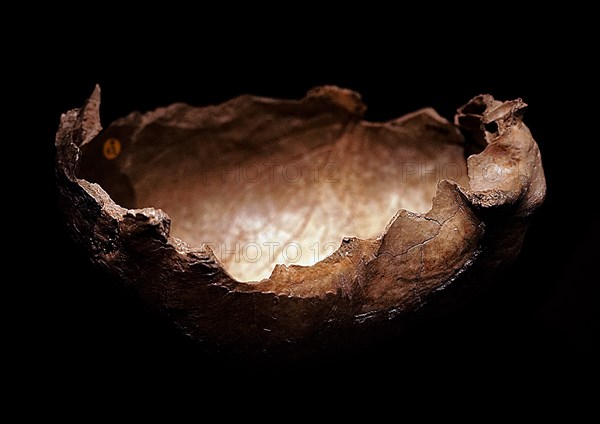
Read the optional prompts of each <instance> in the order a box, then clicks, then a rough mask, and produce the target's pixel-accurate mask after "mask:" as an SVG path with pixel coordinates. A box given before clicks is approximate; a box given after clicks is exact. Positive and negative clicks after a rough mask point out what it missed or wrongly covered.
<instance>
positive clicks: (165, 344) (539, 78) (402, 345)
mask: <svg viewBox="0 0 600 424" xmlns="http://www.w3.org/2000/svg"><path fill="white" fill-rule="evenodd" d="M512 25H514V27H510V28H504V29H505V31H500V30H498V31H497V32H498V33H497V34H496V36H495V37H494V36H490V35H489V34H487V35H486V36H485V37H484V36H483V35H482V34H481V32H479V31H477V32H475V33H474V34H472V33H470V32H469V31H466V30H465V27H464V26H459V25H456V26H453V25H448V26H447V27H445V31H446V33H445V34H442V35H438V36H437V37H435V39H436V40H437V42H430V41H426V40H419V35H418V34H414V33H411V34H412V35H406V34H400V33H395V32H394V31H391V33H389V34H385V35H381V36H373V37H370V38H368V39H366V40H365V37H364V35H365V32H368V31H367V30H358V29H356V28H354V27H353V26H349V27H348V28H346V29H345V31H337V30H332V31H331V32H328V33H327V34H323V35H318V36H316V35H315V36H313V37H310V39H309V38H302V37H301V39H300V40H297V41H291V40H288V39H287V38H285V39H284V40H281V41H280V45H277V42H275V41H274V39H278V38H279V37H280V36H281V35H280V29H281V28H278V29H273V28H270V27H269V28H267V30H265V28H258V27H256V28H255V27H252V26H251V27H250V28H243V30H241V33H239V34H238V35H236V36H235V37H234V41H224V39H222V38H221V37H222V33H221V32H219V31H214V32H207V33H201V32H198V33H196V32H195V30H192V31H188V32H186V33H185V35H183V34H176V36H175V37H170V38H168V39H165V38H164V37H163V36H164V34H163V33H161V32H160V31H157V34H156V35H154V36H151V37H150V36H146V35H144V36H139V38H136V34H128V35H129V36H130V37H129V38H127V39H123V40H119V41H117V42H116V43H109V42H106V40H104V42H99V43H96V41H94V42H92V41H90V44H89V45H88V46H87V47H86V49H80V48H75V47H74V46H70V47H68V48H67V47H65V42H67V41H68V40H69V39H70V38H72V37H79V36H80V35H79V34H78V33H65V34H64V35H63V38H62V39H61V40H60V42H57V43H55V44H51V43H49V45H48V46H47V48H48V49H54V50H53V51H54V59H53V60H51V61H48V60H40V61H39V64H38V66H39V67H40V69H39V78H36V79H35V81H34V82H33V83H32V84H31V86H30V87H29V88H34V90H33V91H32V94H31V96H29V97H28V98H36V99H38V106H37V111H36V115H37V117H38V119H39V121H38V122H39V125H37V128H36V129H40V130H41V132H40V134H39V136H38V137H37V139H36V141H35V143H36V144H35V149H38V151H42V152H43V155H42V161H41V168H40V169H42V170H43V172H44V177H43V181H44V184H43V193H42V194H41V195H42V198H43V199H44V202H45V205H47V207H48V208H49V209H48V210H49V212H48V214H45V217H46V218H47V220H48V222H49V226H48V227H49V228H50V231H51V232H50V233H49V234H47V235H46V236H47V237H48V240H51V241H52V244H51V248H50V249H48V250H49V251H48V252H47V253H46V254H47V256H48V257H49V258H50V262H51V265H50V268H49V269H48V272H50V273H51V278H50V277H49V278H47V279H44V278H42V279H40V280H38V282H39V284H38V285H39V287H38V285H36V291H37V293H39V294H40V296H39V299H37V300H36V303H35V304H33V305H32V304H30V303H28V305H27V307H29V308H30V309H36V310H37V311H40V312H41V314H40V318H39V319H38V321H37V322H38V324H37V330H36V334H37V336H36V337H37V339H36V340H37V341H36V343H37V345H38V349H40V350H42V351H44V352H45V354H44V355H42V368H44V369H46V370H49V371H51V372H52V375H54V376H55V377H57V378H60V380H61V381H63V382H66V384H71V385H73V387H88V386H95V385H97V384H105V383H107V384H109V385H110V387H111V388H112V389H118V388H121V389H122V388H124V387H125V388H133V387H134V386H135V387H139V386H140V383H141V385H144V386H146V387H154V386H155V385H158V381H164V380H165V379H166V380H167V381H171V382H175V381H177V382H182V381H183V382H186V383H189V384H202V385H212V384H217V385H218V384H219V383H221V385H224V386H228V387H232V386H235V387H238V388H239V387H241V386H240V384H243V383H246V384H248V385H250V386H252V385H254V384H256V383H263V382H265V381H271V382H275V384H276V387H282V386H286V385H294V384H300V382H309V384H314V385H315V386H317V387H319V386H321V387H323V386H324V385H325V386H326V387H329V385H331V384H334V382H338V381H342V380H343V381H350V386H354V385H359V382H361V383H364V382H365V381H366V382H369V384H373V385H375V384H376V383H375V382H376V381H385V382H390V381H397V382H400V383H398V384H401V385H402V384H403V385H406V384H413V383H414V382H416V381H422V382H423V383H424V384H425V385H426V386H427V385H428V384H431V383H432V381H436V382H438V383H439V381H441V380H443V381H446V384H450V385H451V384H452V382H461V384H466V385H475V386H476V387H478V386H479V385H482V384H489V383H490V382H497V381H500V382H512V386H513V388H514V386H517V387H518V386H521V389H523V386H522V385H521V384H520V383H519V384H514V383H515V382H529V383H533V382H536V384H538V385H543V384H544V382H548V383H551V382H553V381H555V379H556V378H558V377H561V378H562V377H568V376H572V377H575V378H587V377H588V376H589V372H590V369H591V368H592V367H593V366H594V365H595V364H594V355H597V354H598V350H597V340H596V339H597V332H598V321H597V317H596V312H597V308H598V302H597V289H596V285H597V282H596V281H595V280H596V279H597V278H594V277H592V275H593V274H592V273H591V270H592V269H593V267H594V266H595V262H597V260H598V257H597V256H598V255H597V246H596V245H594V244H593V243H592V241H593V240H594V239H595V238H596V237H598V224H597V221H598V220H597V219H595V218H594V217H593V214H592V213H590V212H586V209H590V208H591V206H590V205H589V199H590V197H591V196H593V192H592V189H591V184H590V179H589V177H588V175H591V171H592V170H593V169H594V168H595V167H596V164H595V159H594V155H595V149H596V148H595V146H592V145H593V144H594V143H596V142H597V140H595V139H594V137H592V135H591V133H590V128H593V127H594V125H595V124H594V123H593V121H592V120H591V119H590V118H589V117H588V115H586V112H585V107H584V106H582V103H581V102H582V101H584V100H585V99H586V98H587V96H588V94H587V93H589V91H590V90H591V89H592V85H591V81H592V80H591V75H592V71H591V69H590V67H589V64H588V63H587V59H586V57H580V56H579V55H578V54H576V53H572V50H571V48H570V46H571V45H572V43H574V42H575V41H574V39H571V40H570V44H569V43H566V44H564V43H562V42H561V43H559V42H558V41H557V39H558V38H560V34H559V35H557V36H556V37H557V39H550V40H549V39H548V36H547V35H546V34H544V36H541V35H540V36H539V37H536V36H534V37H531V39H530V40H522V39H521V38H522V37H521V36H520V35H519V34H520V30H521V29H520V27H519V25H520V24H519V23H513V24H512ZM115 26H116V27H117V28H121V27H119V25H118V23H110V24H108V23H105V24H104V25H103V26H100V27H99V28H98V30H99V31H112V30H113V29H114V27H115ZM284 26H285V25H284ZM310 28H311V27H310V25H309V23H306V22H305V23H304V25H303V26H302V28H301V29H302V31H303V33H307V32H309V33H310V32H311V31H310ZM353 28H354V29H353ZM425 30H426V29H425V28H424V29H423V31H425ZM223 31H224V30H223ZM263 32H264V34H263ZM507 34H508V35H507ZM250 35H251V36H250ZM313 35H314V34H313ZM371 35H372V34H371ZM178 36H180V37H181V39H185V40H186V43H184V44H183V45H179V44H178V43H177V42H176V41H175V40H177V39H178ZM61 42H62V43H63V44H60V43H61ZM67 44H68V43H67ZM565 64H566V65H565ZM45 68H48V69H51V70H52V71H48V72H47V73H45V72H44V69H45ZM96 83H98V84H100V85H101V88H102V107H101V117H102V122H103V123H104V126H105V127H106V126H107V125H108V123H110V122H111V121H112V120H114V119H115V118H118V117H120V116H123V115H125V114H127V113H129V112H130V111H132V110H141V111H146V110H151V109H153V108H156V107H159V106H164V105H167V104H170V103H172V102H175V101H183V102H187V103H190V104H193V105H208V104H215V103H219V102H222V101H225V100H227V99H229V98H231V97H234V96H237V95H240V94H245V93H250V94H258V95H263V96H272V97H284V98H299V97H301V96H303V95H304V93H305V92H306V91H307V90H308V89H309V88H311V87H313V86H316V85H323V84H335V85H339V86H342V87H346V88H351V89H353V90H355V91H358V92H360V93H361V94H362V96H363V101H364V102H365V103H366V104H367V106H368V111H367V114H366V118H367V119H369V120H375V121H381V120H387V119H393V118H395V117H398V116H400V115H402V114H404V113H408V112H411V111H414V110H416V109H418V108H421V107H425V106H433V107H434V108H435V109H437V110H438V112H439V113H440V114H441V115H443V116H445V117H446V118H448V119H452V117H453V114H454V111H455V109H456V108H457V107H458V106H460V105H462V104H464V103H465V102H466V101H468V100H469V99H470V98H471V97H473V96H475V95H477V94H480V93H490V94H493V95H494V96H495V97H496V98H498V99H512V98H516V97H521V98H523V99H524V100H525V102H527V103H528V104H529V108H528V109H527V111H526V115H525V122H526V123H527V124H528V126H529V127H530V129H531V131H532V133H533V135H534V137H535V138H536V140H537V142H538V144H539V146H540V149H541V152H542V158H543V163H544V168H545V172H546V178H547V183H548V196H547V201H546V203H545V205H544V206H543V207H542V209H541V210H540V211H539V213H538V215H537V216H536V217H535V219H534V220H533V222H532V224H531V227H530V230H529V232H528V235H527V238H526V241H525V245H524V247H523V252H522V255H521V256H520V258H519V260H518V262H517V264H516V265H515V267H514V268H513V269H512V270H511V271H510V272H509V273H508V275H506V277H505V278H504V280H503V283H502V284H500V285H499V286H498V287H496V288H494V289H492V290H491V291H490V292H488V293H487V294H486V295H485V296H483V297H482V298H481V299H479V300H478V301H477V302H475V303H474V304H472V305H470V306H468V307H466V308H464V309H462V310H461V311H459V312H456V313H453V314H451V315H450V316H446V317H444V318H443V319H436V320H433V321H429V322H423V323H422V324H421V325H419V326H418V327H417V328H415V329H413V330H412V331H410V332H408V333H407V334H406V336H405V337H403V338H401V339H398V340H392V341H390V343H389V344H387V345H384V346H376V347H373V348H372V349H370V350H368V351H367V352H357V353H354V354H348V355H344V356H343V357H336V358H329V359H327V360H323V361H315V362H310V363H303V364H293V365H290V364H288V365H277V366H272V367H267V368H265V367H258V366H255V365H253V364H241V363H232V362H231V361H228V360H225V359H223V358H220V357H214V356H210V355H206V354H204V353H203V352H202V350H201V349H200V348H198V346H196V345H195V344H194V343H193V342H191V341H189V340H187V339H186V338H185V337H183V336H181V335H179V334H178V333H177V332H176V331H174V330H173V329H172V328H170V327H169V325H167V324H165V323H164V322H163V321H162V320H161V319H160V318H159V317H157V316H155V315H154V314H153V313H152V312H150V311H147V310H146V309H145V308H144V307H143V305H141V304H140V303H139V302H138V301H137V300H136V298H135V296H134V295H133V294H132V293H129V292H127V291H126V290H124V289H123V288H121V287H120V286H119V284H118V282H117V281H114V280H113V279H111V278H110V277H109V276H108V275H106V274H105V273H103V272H101V271H99V270H97V269H95V268H93V267H92V266H91V265H90V264H89V263H88V261H87V259H86V257H85V255H84V254H83V252H82V251H81V250H80V249H79V248H78V247H77V246H76V245H74V244H73V243H72V242H71V241H70V239H69V238H68V236H67V235H66V232H65V229H64V223H63V221H62V220H63V218H62V216H61V214H60V211H59V210H58V208H57V205H56V193H55V190H54V180H53V158H54V149H53V139H54V133H55V131H56V128H57V126H58V121H59V116H60V113H62V112H64V111H66V110H68V109H70V108H74V107H79V106H80V105H81V104H82V103H83V101H84V100H85V99H86V98H87V96H89V94H90V93H91V91H92V89H93V87H94V84H96ZM583 149H586V151H587V152H586V153H582V152H583ZM588 149H589V150H588ZM592 149H593V150H592ZM590 210H591V209H590ZM50 282H52V283H51V284H50ZM448 382H450V383H448ZM540 382H541V383H540ZM173 386H176V384H174V383H173ZM525 386H527V383H525ZM163 387H164V386H163Z"/></svg>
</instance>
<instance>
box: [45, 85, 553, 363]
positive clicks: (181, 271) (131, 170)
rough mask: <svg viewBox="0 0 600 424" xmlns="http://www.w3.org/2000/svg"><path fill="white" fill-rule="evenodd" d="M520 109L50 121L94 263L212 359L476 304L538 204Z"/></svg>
mask: <svg viewBox="0 0 600 424" xmlns="http://www.w3.org/2000/svg"><path fill="white" fill-rule="evenodd" d="M525 106H526V104H525V103H524V102H523V101H521V100H520V99H518V100H513V101H507V102H500V101H497V100H494V98H493V97H492V96H490V95H480V96H477V97H475V98H473V99H472V100H471V101H470V102H469V103H468V104H466V105H465V106H463V107H461V108H460V109H459V110H458V113H457V115H456V119H455V123H454V124H452V123H450V122H448V121H446V120H445V119H443V118H442V117H440V116H439V115H438V114H437V113H436V112H435V111H434V110H432V109H422V110H419V111H417V112H414V113H411V114H409V115H406V116H403V117H401V118H399V119H396V120H393V121H389V122H385V123H373V122H367V121H365V120H363V119H362V114H363V112H364V111H365V109H366V108H365V106H364V105H363V104H362V102H361V99H360V96H359V95H358V94H357V93H355V92H352V91H349V90H345V89H340V88H337V87H331V86H327V87H318V88H315V89H313V90H311V91H309V92H308V94H307V95H306V96H305V97H304V98H303V99H301V100H279V99H271V98H263V97H255V96H241V97H237V98H235V99H233V100H230V101H228V102H225V103H223V104H221V105H218V106H209V107H192V106H188V105H186V104H182V103H177V104H173V105H171V106H168V107H165V108H160V109H157V110H155V111H152V112H148V113H144V114H141V113H138V112H134V113H131V114H130V115H129V116H127V117H125V118H122V119H118V120H116V121H115V122H113V123H112V124H111V125H110V126H109V127H108V128H107V129H106V130H104V131H101V127H100V118H99V107H100V90H99V88H98V87H97V88H96V90H95V91H94V92H93V94H92V96H91V97H90V98H89V99H88V100H87V102H85V104H84V105H83V107H82V108H81V109H74V110H71V111H69V112H67V113H65V114H63V116H62V118H61V123H60V127H59V130H58V133H57V137H56V147H57V161H56V171H57V181H58V186H59V193H60V194H59V196H60V201H61V204H62V207H63V209H64V211H65V213H66V216H67V220H68V226H69V228H70V230H71V232H72V235H73V237H74V238H75V239H76V241H77V242H78V243H79V244H81V245H82V246H84V247H85V249H86V250H87V252H88V254H89V256H90V257H91V259H92V260H93V262H95V263H96V264H98V265H100V266H102V267H104V268H105V269H107V270H108V271H109V272H110V273H113V274H114V275H116V276H117V277H118V278H119V279H120V280H121V281H123V282H124V283H125V284H126V285H127V286H128V287H130V288H131V289H132V290H133V291H135V292H136V293H137V294H138V295H139V296H140V297H141V298H142V299H143V300H144V301H145V302H146V303H147V304H148V305H150V306H151V307H152V308H154V309H155V310H158V311H160V312H161V314H162V315H164V316H165V317H166V318H167V319H168V320H169V321H171V322H172V323H174V324H175V325H176V326H177V327H179V328H180V329H181V330H182V331H183V332H184V333H185V334H187V335H189V336H190V337H192V338H193V339H195V340H197V341H200V342H201V345H202V346H204V347H206V348H207V349H209V350H212V351H218V352H225V353H230V354H234V355H238V354H239V355H243V356H245V357H262V356H266V357H273V358H298V357H305V356H313V355H317V354H319V353H322V352H328V351H333V350H335V351H337V350H338V349H347V348H349V347H354V346H356V345H365V344H368V343H370V342H374V341H376V340H380V339H383V338H389V337H394V336H395V334H396V333H397V331H398V329H400V328H402V327H403V326H404V324H405V323H406V322H408V321H410V320H411V318H412V317H414V316H416V315H423V314H424V313H429V312H430V311H439V310H444V309H447V308H448V307H449V306H452V305H456V304H459V303H461V302H462V301H464V300H465V299H468V298H470V297H472V294H473V293H476V292H478V291H480V290H481V289H482V288H483V287H485V286H486V285H487V284H488V283H489V282H490V281H492V280H493V278H494V276H496V275H497V274H498V271H501V270H502V269H504V268H506V266H507V265H509V264H510V263H511V262H512V261H513V260H514V259H515V257H516V256H517V254H518V253H519V250H520V247H521V244H522V241H523V237H524V233H525V230H526V227H527V223H528V220H529V218H530V216H531V215H532V214H533V212H534V211H535V210H536V209H537V208H538V207H539V206H540V205H541V203H542V202H543V200H544V196H545V190H546V184H545V179H544V172H543V168H542V162H541V158H540V153H539V150H538V146H537V145H536V143H535V141H534V140H533V138H532V136H531V134H530V132H529V130H528V128H527V127H526V126H525V124H523V122H522V119H521V116H522V111H523V109H524V108H525Z"/></svg>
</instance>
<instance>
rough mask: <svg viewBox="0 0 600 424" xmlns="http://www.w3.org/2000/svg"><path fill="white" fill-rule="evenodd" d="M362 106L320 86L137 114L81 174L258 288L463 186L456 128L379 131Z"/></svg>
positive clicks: (419, 120) (86, 157) (398, 126)
mask: <svg viewBox="0 0 600 424" xmlns="http://www.w3.org/2000/svg"><path fill="white" fill-rule="evenodd" d="M338 90H339V89H338ZM338 95H339V97H336V96H338ZM323 96H329V97H330V99H329V100H330V103H331V104H330V105H329V107H327V108H324V106H323V102H322V101H315V99H318V98H320V97H323ZM364 109H365V108H364V106H363V104H362V103H361V102H360V99H359V98H358V97H357V96H356V95H355V94H354V93H352V92H342V93H339V92H338V91H335V90H334V91H327V90H323V89H321V91H319V90H317V91H314V92H311V93H309V95H308V96H307V97H306V98H304V99H302V100H299V101H288V100H278V101H275V100H272V99H265V98H260V97H250V96H243V97H239V98H237V99H234V100H232V101H230V102H227V103H225V104H223V105H220V106H218V107H204V108H196V107H191V106H188V105H185V104H175V105H172V106H169V107H167V108H162V109H157V110H156V111H153V112H149V113H146V114H140V113H137V112H136V113H133V114H131V115H129V116H127V117H125V118H122V119H119V120H117V121H115V122H114V123H113V124H112V125H110V127H109V128H107V129H106V130H105V131H103V132H102V133H100V134H99V135H98V136H97V137H96V138H95V139H94V140H92V141H91V142H90V143H88V144H87V145H85V146H84V151H83V157H82V162H81V167H80V170H79V174H78V175H79V176H80V177H81V178H85V179H88V180H90V181H92V182H97V183H99V184H100V185H101V186H102V187H103V188H104V189H105V190H106V191H107V192H108V193H109V194H110V196H111V197H112V199H113V200H114V201H115V202H116V203H117V204H120V205H121V206H124V207H127V208H144V207H154V208H160V209H163V210H164V211H165V212H167V213H168V214H169V216H170V217H171V220H172V222H171V235H172V236H175V237H178V238H181V239H182V240H184V241H185V242H187V243H188V244H190V245H200V244H205V245H207V246H210V247H211V249H212V250H213V252H214V254H215V256H216V257H217V258H218V260H220V261H221V262H222V263H223V265H224V266H225V268H226V270H227V271H228V272H229V273H230V274H231V275H232V276H233V277H234V278H236V279H238V280H240V281H258V280H261V279H264V278H267V277H269V275H270V274H271V272H272V271H273V268H274V267H275V265H276V264H286V265H292V264H295V265H312V264H314V263H316V262H318V261H320V260H322V259H324V258H326V257H327V256H328V255H330V254H332V253H333V252H334V251H336V250H337V249H338V248H339V246H340V243H341V242H342V240H343V238H344V237H358V238H361V239H368V238H377V237H379V236H380V235H381V234H382V233H383V232H384V230H385V229H386V226H387V225H388V224H389V223H390V222H391V221H392V218H393V217H394V216H395V215H396V213H397V212H398V211H399V210H400V209H407V210H409V211H412V212H417V213H424V212H427V211H428V210H429V209H430V208H431V202H432V199H433V197H434V195H435V192H436V187H437V183H438V181H440V180H444V179H447V180H452V181H456V182H457V183H459V184H461V185H462V186H463V187H467V188H468V187H469V184H468V175H467V164H466V160H465V150H464V140H463V137H462V135H461V134H460V132H459V131H458V129H457V128H456V127H454V126H453V125H451V124H450V123H448V122H447V121H446V120H444V119H443V118H441V117H439V116H438V115H437V114H436V113H435V112H434V111H433V110H431V109H424V110H421V111H417V112H415V113H412V114H410V115H407V116H404V117H402V118H400V119H398V120H395V121H390V122H386V123H371V122H367V121H364V120H362V113H363V112H364Z"/></svg>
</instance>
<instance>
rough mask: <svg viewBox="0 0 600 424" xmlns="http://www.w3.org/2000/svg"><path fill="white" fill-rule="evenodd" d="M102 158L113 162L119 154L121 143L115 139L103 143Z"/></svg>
mask: <svg viewBox="0 0 600 424" xmlns="http://www.w3.org/2000/svg"><path fill="white" fill-rule="evenodd" d="M102 153H103V154H104V157H105V158H106V159H108V160H113V159H115V158H116V157H117V156H119V153H121V142H120V141H119V140H117V139H116V138H109V139H107V140H106V141H105V142H104V147H103V148H102Z"/></svg>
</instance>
